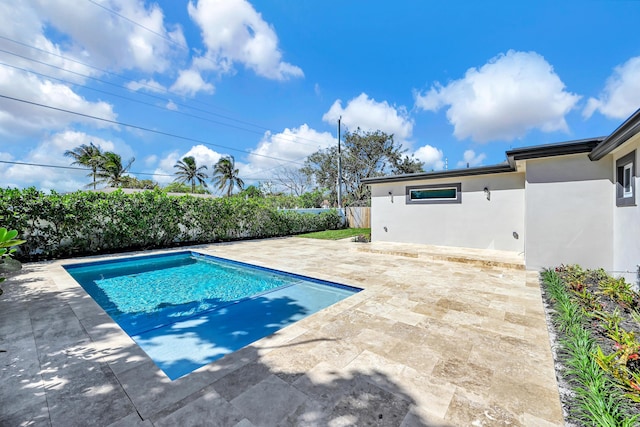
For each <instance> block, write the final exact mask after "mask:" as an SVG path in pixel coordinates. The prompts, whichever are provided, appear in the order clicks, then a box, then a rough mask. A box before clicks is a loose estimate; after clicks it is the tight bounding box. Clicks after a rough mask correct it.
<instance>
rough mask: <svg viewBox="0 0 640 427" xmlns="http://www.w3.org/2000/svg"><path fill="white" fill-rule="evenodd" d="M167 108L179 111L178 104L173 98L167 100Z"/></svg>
mask: <svg viewBox="0 0 640 427" xmlns="http://www.w3.org/2000/svg"><path fill="white" fill-rule="evenodd" d="M165 108H166V109H167V110H171V111H178V105H177V104H176V103H175V102H173V101H172V100H169V102H167V105H165Z"/></svg>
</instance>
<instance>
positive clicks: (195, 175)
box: [173, 156, 209, 193]
mask: <svg viewBox="0 0 640 427" xmlns="http://www.w3.org/2000/svg"><path fill="white" fill-rule="evenodd" d="M173 167H174V168H176V169H178V171H177V172H176V175H177V176H178V177H177V178H176V179H174V180H173V181H174V182H181V183H183V184H185V183H187V182H190V183H191V192H192V193H195V192H196V182H197V183H198V184H199V185H202V186H204V187H206V186H207V183H206V182H205V179H207V178H209V175H207V174H206V173H204V172H203V171H204V170H205V169H207V167H206V166H200V167H198V165H197V164H196V159H195V158H194V157H193V156H187V157H183V158H182V160H178V162H177V163H176V164H175V165H173Z"/></svg>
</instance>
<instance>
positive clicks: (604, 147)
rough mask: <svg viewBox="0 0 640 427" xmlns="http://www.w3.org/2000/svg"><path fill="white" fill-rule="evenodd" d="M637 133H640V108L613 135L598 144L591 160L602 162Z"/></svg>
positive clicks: (590, 155) (591, 155) (590, 156)
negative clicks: (601, 160)
mask: <svg viewBox="0 0 640 427" xmlns="http://www.w3.org/2000/svg"><path fill="white" fill-rule="evenodd" d="M637 133H640V108H639V109H637V110H636V112H635V113H633V114H632V115H631V117H629V118H628V119H627V120H625V122H624V123H622V124H621V125H620V126H618V128H617V129H616V130H614V131H613V133H612V134H611V135H609V136H608V137H606V138H605V139H604V141H602V142H601V143H600V144H598V146H597V147H595V148H594V149H593V151H592V152H591V154H589V158H590V159H591V160H600V159H601V158H603V157H604V156H606V155H607V154H609V153H610V152H612V151H613V150H615V149H616V148H618V147H619V146H621V145H622V144H624V143H625V142H626V141H627V140H628V139H629V138H631V137H632V136H634V135H635V134H637Z"/></svg>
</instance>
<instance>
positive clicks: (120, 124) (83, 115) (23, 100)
mask: <svg viewBox="0 0 640 427" xmlns="http://www.w3.org/2000/svg"><path fill="white" fill-rule="evenodd" d="M0 98H5V99H10V100H12V101H17V102H22V103H25V104H30V105H35V106H37V107H42V108H48V109H50V110H55V111H61V112H63V113H68V114H74V115H77V116H80V117H86V118H89V119H93V120H99V121H102V122H106V123H111V124H116V125H119V126H124V127H128V128H132V129H138V130H141V131H144V132H150V133H155V134H157V135H162V136H168V137H171V138H176V139H182V140H185V141H190V142H196V143H198V144H203V145H208V146H212V147H220V148H224V149H226V150H231V151H237V152H240V153H243V154H249V155H253V156H258V157H264V158H267V159H272V160H279V161H283V162H286V163H296V164H302V163H300V162H295V161H291V160H286V159H281V158H278V157H273V156H267V155H266V154H258V153H252V152H248V151H246V150H240V149H237V148H232V147H228V146H226V145H221V144H214V143H212V142H207V141H203V140H201V139H196V138H191V137H188V136H181V135H176V134H172V133H169V132H163V131H159V130H155V129H149V128H146V127H143V126H138V125H134V124H131V123H124V122H119V121H116V120H110V119H105V118H103V117H96V116H92V115H90V114H84V113H79V112H77V111H71V110H65V109H64V108H58V107H53V106H51V105H45V104H40V103H38V102H34V101H27V100H26V99H20V98H14V97H12V96H7V95H2V94H0Z"/></svg>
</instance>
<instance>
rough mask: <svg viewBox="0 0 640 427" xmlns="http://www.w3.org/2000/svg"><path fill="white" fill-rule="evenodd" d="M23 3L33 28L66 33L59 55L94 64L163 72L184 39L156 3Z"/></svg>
mask: <svg viewBox="0 0 640 427" xmlns="http://www.w3.org/2000/svg"><path fill="white" fill-rule="evenodd" d="M28 3H30V4H29V5H28V6H27V5H25V6H22V7H21V8H22V9H27V10H26V12H24V13H25V14H28V16H30V17H31V18H32V19H31V20H30V21H29V23H30V24H31V25H32V29H31V30H33V29H37V30H38V31H37V32H38V33H41V34H42V30H43V29H44V28H46V27H48V26H51V27H53V28H55V29H56V30H57V31H58V32H60V33H61V34H64V35H66V36H68V39H67V43H68V45H65V47H66V49H65V52H63V53H64V55H65V56H71V57H73V58H75V59H79V60H81V61H82V62H88V63H90V64H91V65H93V66H96V67H98V68H106V69H110V70H122V69H138V70H141V71H145V72H164V71H166V70H167V69H169V67H170V65H171V59H172V58H173V57H174V56H175V53H176V51H178V50H182V49H181V48H180V47H179V46H185V45H186V43H185V39H184V35H183V34H182V30H181V29H180V28H179V27H176V28H174V29H168V28H167V27H166V25H165V23H164V14H163V11H162V9H161V8H160V7H159V6H158V5H157V4H153V3H152V4H148V5H145V2H141V1H129V0H108V1H105V2H101V4H102V5H103V6H104V8H103V7H100V6H99V5H96V4H93V3H92V2H76V1H69V0H36V1H33V2H28ZM105 8H107V9H111V10H113V11H115V12H116V13H118V14H119V15H121V16H124V17H126V18H127V19H123V18H122V17H120V16H117V15H116V14H114V13H111V12H110V11H108V10H106V9H105ZM6 16H7V18H8V19H13V18H10V17H12V14H8V15H6ZM70 17H73V19H70ZM17 22H18V23H19V24H22V22H20V21H17ZM134 22H135V23H137V24H140V25H135V24H134ZM149 30H151V31H149ZM17 32H20V33H21V32H22V30H20V29H18V30H17ZM154 33H155V34H154ZM105 34H108V37H105ZM158 35H160V36H158ZM170 40H171V41H170ZM23 41H26V40H23Z"/></svg>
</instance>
